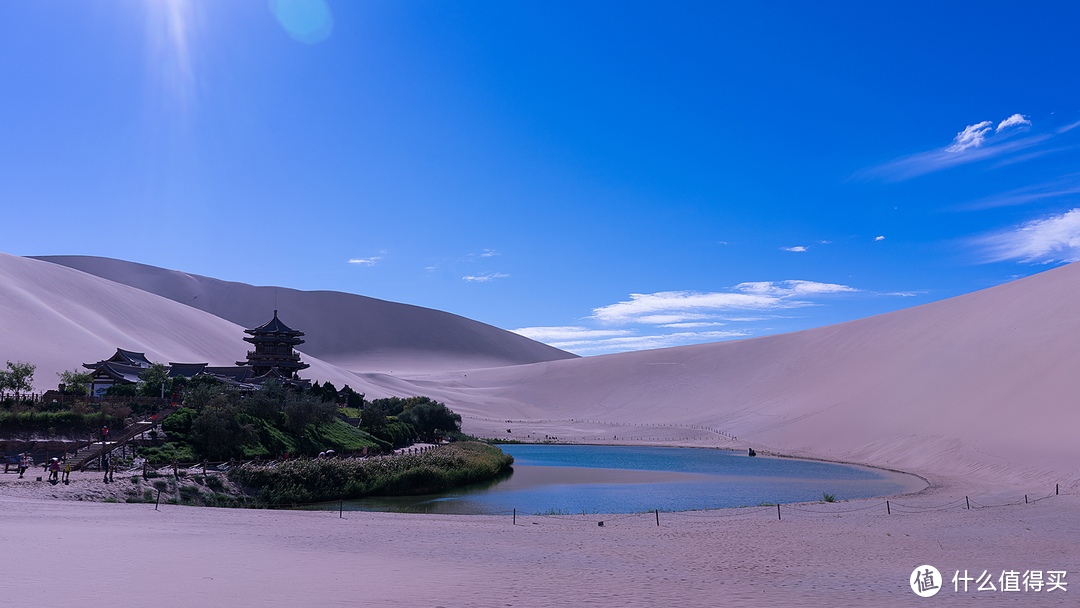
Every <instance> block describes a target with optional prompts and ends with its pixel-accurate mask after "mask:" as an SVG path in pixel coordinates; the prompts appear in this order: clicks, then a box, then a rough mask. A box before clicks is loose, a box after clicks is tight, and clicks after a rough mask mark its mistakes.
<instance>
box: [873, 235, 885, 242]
mask: <svg viewBox="0 0 1080 608" xmlns="http://www.w3.org/2000/svg"><path fill="white" fill-rule="evenodd" d="M874 240H875V241H884V240H885V237H883V236H875V237H874Z"/></svg>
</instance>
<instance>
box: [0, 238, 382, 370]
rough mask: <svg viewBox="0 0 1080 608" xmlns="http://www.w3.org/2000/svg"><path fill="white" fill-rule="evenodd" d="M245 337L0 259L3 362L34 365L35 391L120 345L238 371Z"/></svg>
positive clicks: (73, 275)
mask: <svg viewBox="0 0 1080 608" xmlns="http://www.w3.org/2000/svg"><path fill="white" fill-rule="evenodd" d="M266 312H267V315H270V314H273V311H272V310H268V311H266ZM266 320H268V319H264V320H263V321H266ZM243 331H244V328H243V327H240V326H239V325H236V324H235V323H230V322H229V321H226V320H224V319H221V318H219V317H215V316H214V315H211V314H209V313H205V312H203V311H201V310H197V309H195V308H191V307H190V306H184V305H182V304H177V303H176V302H173V301H172V300H168V299H165V298H162V297H160V296H156V295H154V294H151V293H147V292H145V291H142V290H139V289H135V288H133V287H128V286H126V285H120V284H118V283H115V282H113V281H107V280H105V279H101V278H99V277H95V276H92V275H89V274H86V273H84V272H80V271H78V270H74V269H71V268H67V267H64V266H60V265H57V264H50V263H48V262H41V261H38V260H32V259H28V258H21V257H16V256H12V255H8V254H3V253H0V362H3V361H5V360H10V361H29V362H31V363H34V364H35V365H37V372H36V373H35V375H34V384H35V386H36V387H37V388H38V390H47V389H50V388H56V385H57V383H58V382H59V379H58V378H57V377H56V373H57V372H61V371H63V370H66V369H79V370H80V371H83V370H82V363H88V362H91V361H97V360H99V359H102V358H105V357H108V356H110V355H112V354H113V353H114V352H115V351H116V348H117V347H120V348H125V349H128V350H135V351H142V352H145V353H146V356H147V358H149V359H150V360H151V361H154V362H158V363H168V362H172V361H175V362H191V363H198V362H205V363H210V364H211V365H233V364H235V362H236V361H239V360H243V359H244V357H245V353H246V352H247V346H248V345H247V343H245V342H244V341H243V337H244V333H243ZM303 359H304V361H305V362H307V363H308V364H310V365H311V368H310V369H308V370H306V371H307V373H308V375H309V376H310V377H314V378H319V379H321V380H323V381H325V380H330V381H332V382H334V384H335V385H337V386H342V385H343V384H346V383H350V384H351V386H353V387H354V388H357V389H358V390H361V391H362V390H365V387H364V385H363V383H362V382H361V381H359V380H358V379H357V377H356V376H354V375H353V374H351V373H349V372H347V371H345V370H341V369H339V368H337V367H336V366H334V365H331V364H329V363H326V362H324V361H321V360H319V359H318V358H316V357H312V356H309V355H307V354H306V353H305V356H304V357H303Z"/></svg>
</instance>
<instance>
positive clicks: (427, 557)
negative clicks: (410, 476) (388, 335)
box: [0, 482, 1080, 608]
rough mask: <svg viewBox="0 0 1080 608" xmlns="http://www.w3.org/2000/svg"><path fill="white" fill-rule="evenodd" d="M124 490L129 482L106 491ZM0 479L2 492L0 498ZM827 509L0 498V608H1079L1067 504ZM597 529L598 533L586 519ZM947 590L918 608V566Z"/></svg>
mask: <svg viewBox="0 0 1080 608" xmlns="http://www.w3.org/2000/svg"><path fill="white" fill-rule="evenodd" d="M118 483H122V482H118ZM2 485H3V484H0V491H2ZM941 502H942V501H937V500H931V499H918V498H914V499H908V500H907V501H906V504H909V505H910V506H912V507H916V508H917V509H918V512H908V513H901V512H899V511H894V512H893V513H892V515H887V514H886V513H885V511H884V510H883V509H882V508H880V506H879V505H874V506H873V508H870V509H865V508H862V507H865V506H869V505H866V504H863V503H862V502H859V503H838V504H835V505H812V506H805V507H804V509H805V510H804V511H796V510H795V509H794V508H788V509H787V510H786V515H785V517H784V519H783V521H777V519H776V516H775V513H774V511H773V510H772V509H739V510H727V511H724V512H708V513H702V512H698V513H684V514H669V513H661V514H660V524H661V525H660V526H657V525H656V523H655V520H654V518H653V515H652V514H646V515H631V516H624V517H614V518H613V517H610V516H609V517H603V516H588V517H584V518H582V517H579V516H575V517H542V516H532V515H521V516H519V517H518V519H517V525H513V523H512V521H511V518H510V517H508V516H507V517H498V516H434V515H432V516H425V515H397V514H390V513H358V512H346V513H345V514H344V518H339V517H338V513H337V512H336V511H331V512H327V511H322V512H295V511H253V510H241V509H212V508H199V507H182V506H171V505H162V506H161V507H160V510H158V511H155V510H154V505H148V504H133V505H128V504H102V503H86V502H70V501H34V500H28V499H22V498H9V497H6V496H2V495H0V511H2V513H3V519H2V520H0V538H2V541H3V546H4V549H5V550H6V551H7V552H8V555H9V559H8V560H7V561H6V563H5V567H4V574H3V576H0V598H2V599H0V602H2V603H3V605H4V606H5V607H12V608H14V607H18V608H23V607H26V608H31V607H33V608H37V607H40V606H87V605H96V604H100V603H103V602H108V604H109V605H113V606H125V607H126V606H146V605H152V606H159V607H162V608H167V607H172V606H177V607H187V606H192V605H203V606H395V607H402V608H412V607H432V606H446V607H451V606H453V607H458V606H462V607H464V606H478V607H489V606H490V607H494V606H500V607H506V606H511V607H523V608H532V607H555V606H558V607H563V606H612V607H615V606H618V607H623V606H643V607H644V606H648V607H652V606H686V607H714V606H748V607H749V606H759V607H767V606H777V607H784V608H789V607H793V606H800V607H801V606H807V607H818V606H822V607H826V606H827V607H833V606H876V607H884V606H889V607H891V606H914V605H920V603H922V604H925V605H937V606H1075V605H1076V595H1077V593H1080V589H1077V588H1076V587H1075V585H1077V581H1078V580H1080V572H1078V571H1077V569H1078V568H1077V567H1078V560H1077V557H1078V553H1077V550H1076V547H1077V546H1078V543H1080V530H1078V529H1077V526H1076V525H1075V523H1073V525H1068V523H1067V522H1069V521H1072V522H1075V521H1076V520H1077V518H1078V516H1080V503H1078V501H1077V498H1076V497H1075V496H1062V497H1058V498H1056V499H1049V500H1045V501H1041V502H1039V503H1036V504H1032V505H1022V504H1021V505H1017V506H1011V507H1000V508H992V509H973V510H970V511H968V510H963V509H960V508H950V509H946V510H940V511H935V510H930V509H931V508H932V507H934V506H935V505H937V504H940V503H941ZM600 519H606V520H607V521H606V522H605V525H604V527H599V526H597V525H596V521H597V520H600ZM923 564H930V565H933V566H936V567H937V568H938V569H939V570H941V572H942V573H943V574H944V575H945V576H946V580H947V582H946V586H945V588H944V589H942V590H941V591H940V592H939V593H938V595H937V596H936V597H933V598H929V599H920V598H918V597H916V596H915V595H914V594H913V593H912V592H911V590H910V588H909V587H908V577H909V575H910V573H911V572H912V570H913V569H914V568H916V567H917V566H921V565H923ZM956 570H968V571H969V572H970V576H972V577H977V576H979V575H980V573H981V572H982V571H984V570H986V571H989V572H992V576H993V579H994V585H995V587H997V586H998V583H997V579H998V576H999V575H1000V574H1001V573H1002V572H1003V571H1006V570H1013V571H1017V572H1019V573H1023V572H1025V571H1027V570H1042V571H1049V570H1065V571H1066V572H1068V574H1067V575H1066V577H1065V581H1066V582H1067V583H1069V584H1068V586H1067V591H1060V590H1058V591H1055V592H1052V593H1047V592H1046V590H1045V589H1043V590H1042V591H1040V592H1035V591H1030V590H1029V591H1027V592H1003V591H1001V590H1000V589H999V590H997V591H989V590H985V591H981V592H980V591H977V590H976V587H975V586H974V585H972V586H971V587H970V588H969V590H968V592H967V593H964V592H963V591H962V587H961V591H960V592H954V591H953V587H952V584H951V583H950V582H948V581H951V578H952V575H953V573H954V572H955V571H956Z"/></svg>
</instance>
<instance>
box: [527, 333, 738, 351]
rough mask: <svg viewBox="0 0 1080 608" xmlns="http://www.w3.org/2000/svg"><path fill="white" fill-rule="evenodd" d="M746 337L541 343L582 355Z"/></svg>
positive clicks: (707, 335)
mask: <svg viewBox="0 0 1080 608" xmlns="http://www.w3.org/2000/svg"><path fill="white" fill-rule="evenodd" d="M748 335H750V334H749V332H744V331H690V332H675V333H670V334H657V335H650V336H638V335H629V336H618V337H611V338H598V339H571V340H561V341H551V342H547V341H543V340H542V341H543V342H544V343H545V344H548V345H551V346H554V347H555V348H561V349H564V350H569V351H571V352H573V353H576V354H579V355H583V354H604V353H615V352H625V351H631V350H646V349H651V348H667V347H669V346H681V345H684V344H691V343H699V342H707V341H716V340H723V339H726V338H743V337H746V336H748Z"/></svg>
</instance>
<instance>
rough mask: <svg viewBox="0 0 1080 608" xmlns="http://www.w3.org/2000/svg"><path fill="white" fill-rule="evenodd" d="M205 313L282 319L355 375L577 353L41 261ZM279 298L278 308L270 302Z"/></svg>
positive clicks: (477, 328) (148, 273)
mask: <svg viewBox="0 0 1080 608" xmlns="http://www.w3.org/2000/svg"><path fill="white" fill-rule="evenodd" d="M34 259H37V260H42V261H45V262H51V263H53V264H58V265H61V266H66V267H69V268H73V269H76V270H80V271H82V272H85V273H88V274H92V275H95V276H98V277H101V278H104V279H108V280H110V281H115V282H117V283H120V284H122V285H127V286H130V287H134V288H136V289H141V290H143V291H146V292H149V293H153V294H156V295H159V296H162V297H164V298H168V299H170V300H173V301H174V302H179V303H181V304H185V305H187V306H191V307H193V308H197V309H199V310H202V311H205V312H208V313H210V314H212V315H215V316H218V317H221V318H222V319H226V320H228V321H231V322H233V323H236V324H237V325H241V326H243V327H245V328H250V327H257V326H259V325H262V324H263V323H265V322H266V321H268V320H270V317H271V316H272V315H273V311H274V309H275V308H276V309H278V310H279V311H280V315H279V316H280V318H281V320H282V321H283V322H284V323H285V324H287V325H289V326H290V327H292V328H294V329H298V330H300V331H303V332H304V333H305V334H306V335H305V336H304V339H305V340H306V343H305V344H303V345H302V346H301V347H300V350H301V351H303V352H305V353H309V354H311V355H314V356H315V357H318V358H320V359H323V360H325V361H327V362H330V363H333V364H334V365H337V366H340V367H342V368H345V369H348V370H350V371H355V372H369V371H373V372H374V371H377V372H384V373H389V372H394V373H401V372H434V371H448V370H454V369H472V368H481V367H499V366H507V365H519V364H523V363H537V362H541V361H554V360H560V359H573V358H577V355H574V354H571V353H568V352H566V351H562V350H559V349H557V348H554V347H551V346H548V345H546V344H542V343H540V342H536V341H534V340H530V339H529V338H526V337H524V336H521V335H518V334H515V333H513V332H510V331H506V330H503V329H499V328H497V327H493V326H491V325H486V324H484V323H480V322H478V321H473V320H471V319H466V318H465V317H461V316H458V315H454V314H450V313H447V312H442V311H438V310H432V309H430V308H422V307H419V306H411V305H409V304H399V303H396V302H387V301H385V300H378V299H375V298H368V297H365V296H359V295H354V294H349V293H341V292H337V291H298V290H295V289H286V288H282V287H255V286H252V285H247V284H245V283H234V282H229V281H221V280H218V279H212V278H209V277H203V276H199V275H193V274H186V273H183V272H179V271H176V270H166V269H163V268H157V267H154V266H147V265H145V264H137V263H134V262H125V261H122V260H115V259H111V258H101V257H92V256H40V257H36V258H34ZM275 301H276V305H275Z"/></svg>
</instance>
